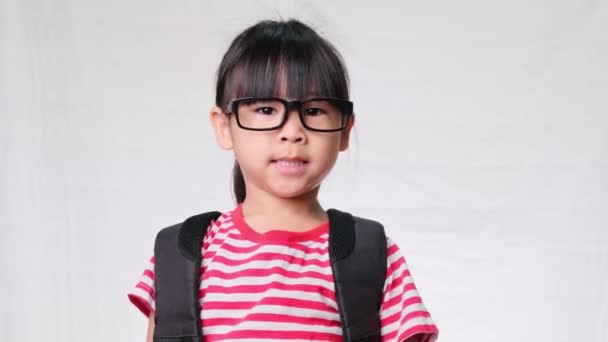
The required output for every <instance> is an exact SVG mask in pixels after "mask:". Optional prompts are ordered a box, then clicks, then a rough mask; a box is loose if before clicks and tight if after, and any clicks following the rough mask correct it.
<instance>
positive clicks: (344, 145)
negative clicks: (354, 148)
mask: <svg viewBox="0 0 608 342" xmlns="http://www.w3.org/2000/svg"><path fill="white" fill-rule="evenodd" d="M354 124H355V113H353V114H352V115H351V116H350V118H349V119H348V124H347V125H346V128H345V129H344V130H343V131H342V132H340V134H341V135H340V152H342V151H346V149H348V141H349V139H350V131H351V130H352V129H353V125H354Z"/></svg>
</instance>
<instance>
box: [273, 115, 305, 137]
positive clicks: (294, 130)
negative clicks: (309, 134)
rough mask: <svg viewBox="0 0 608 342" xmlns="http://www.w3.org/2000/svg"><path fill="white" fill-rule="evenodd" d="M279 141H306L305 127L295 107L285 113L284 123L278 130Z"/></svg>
mask: <svg viewBox="0 0 608 342" xmlns="http://www.w3.org/2000/svg"><path fill="white" fill-rule="evenodd" d="M279 137H280V138H281V141H292V142H297V143H303V142H305V141H306V128H304V126H303V125H302V122H300V115H299V113H298V111H297V109H292V110H290V111H289V112H288V113H287V118H286V119H285V124H284V125H283V127H281V129H280V131H279Z"/></svg>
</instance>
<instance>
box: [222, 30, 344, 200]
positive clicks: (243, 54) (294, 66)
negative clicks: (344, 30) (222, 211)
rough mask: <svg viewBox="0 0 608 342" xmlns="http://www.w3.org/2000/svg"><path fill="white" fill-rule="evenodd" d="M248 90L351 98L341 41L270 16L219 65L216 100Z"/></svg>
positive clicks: (238, 176) (237, 186) (237, 185)
mask: <svg viewBox="0 0 608 342" xmlns="http://www.w3.org/2000/svg"><path fill="white" fill-rule="evenodd" d="M246 96H284V97H290V98H295V99H303V98H306V97H311V96H328V97H336V98H342V99H349V94H348V73H347V70H346V67H345V65H344V62H343V60H342V57H341V56H340V54H339V52H338V51H337V50H336V49H335V47H334V46H333V45H332V44H331V43H330V42H328V41H327V40H326V39H324V38H322V37H321V36H319V34H317V32H315V31H314V30H313V29H312V28H311V27H309V26H308V25H306V24H303V23H302V22H300V21H298V20H295V19H290V20H288V21H271V20H264V21H261V22H258V23H257V24H255V25H253V26H250V27H249V28H247V29H245V31H243V32H242V33H240V34H239V35H238V36H237V37H236V38H235V39H234V40H233V41H232V43H231V44H230V47H229V48H228V50H227V51H226V53H225V54H224V57H223V58H222V62H221V63H220V66H219V68H218V71H217V85H216V95H215V104H216V106H218V107H220V108H222V109H224V110H225V109H226V107H227V106H228V102H230V100H232V99H235V98H238V97H246ZM232 176H233V191H234V196H235V198H236V201H237V203H242V202H243V201H244V200H245V196H246V192H245V179H244V178H243V174H242V172H241V169H240V167H239V164H238V162H237V161H235V163H234V168H233V175H232Z"/></svg>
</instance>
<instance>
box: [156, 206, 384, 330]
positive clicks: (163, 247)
mask: <svg viewBox="0 0 608 342" xmlns="http://www.w3.org/2000/svg"><path fill="white" fill-rule="evenodd" d="M327 214H328V216H329V241H328V244H329V258H330V261H331V267H332V272H333V276H334V284H335V291H336V300H337V304H338V309H339V313H340V321H341V323H342V334H343V338H344V341H348V342H350V341H361V342H375V341H380V340H381V336H380V314H379V312H380V305H381V303H382V292H383V288H384V282H385V278H386V265H387V261H386V236H385V233H384V228H383V226H382V225H381V224H380V223H378V222H375V221H372V220H367V219H364V218H360V217H356V216H353V215H351V214H349V213H346V212H342V211H339V210H336V209H329V210H328V211H327ZM220 215H221V213H219V212H207V213H203V214H199V215H195V216H192V217H190V218H188V219H187V220H185V221H184V222H182V223H178V224H175V225H172V226H169V227H166V228H163V229H161V230H160V232H159V233H158V234H157V236H156V241H155V244H154V257H155V265H154V271H155V292H156V316H155V323H156V325H155V328H154V342H201V341H202V336H203V332H202V327H201V323H200V306H199V298H198V291H199V285H200V275H199V273H200V266H201V258H202V256H201V245H202V240H203V238H204V236H205V232H206V230H207V227H208V226H209V223H210V222H211V221H212V220H216V219H217V218H218V217H219V216H220Z"/></svg>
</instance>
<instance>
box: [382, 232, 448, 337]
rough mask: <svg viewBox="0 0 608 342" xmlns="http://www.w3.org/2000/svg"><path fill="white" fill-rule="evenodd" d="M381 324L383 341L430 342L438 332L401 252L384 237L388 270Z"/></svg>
mask: <svg viewBox="0 0 608 342" xmlns="http://www.w3.org/2000/svg"><path fill="white" fill-rule="evenodd" d="M380 322H381V326H382V329H381V333H382V341H383V342H403V341H408V342H409V340H408V339H409V338H411V337H413V336H416V338H415V341H422V342H433V341H435V340H436V339H437V336H438V333H439V330H438V329H437V326H436V325H435V323H434V322H433V320H432V318H431V315H430V313H429V312H428V310H427V309H426V307H425V306H424V304H423V303H422V299H421V298H420V294H419V293H418V290H417V288H416V285H415V284H414V279H413V278H412V275H411V274H410V270H409V268H408V267H407V264H406V262H405V258H404V257H403V255H402V253H401V250H400V249H399V247H398V246H397V244H395V242H394V241H393V240H391V239H390V238H387V269H386V281H385V283H384V292H383V295H382V305H381V308H380Z"/></svg>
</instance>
